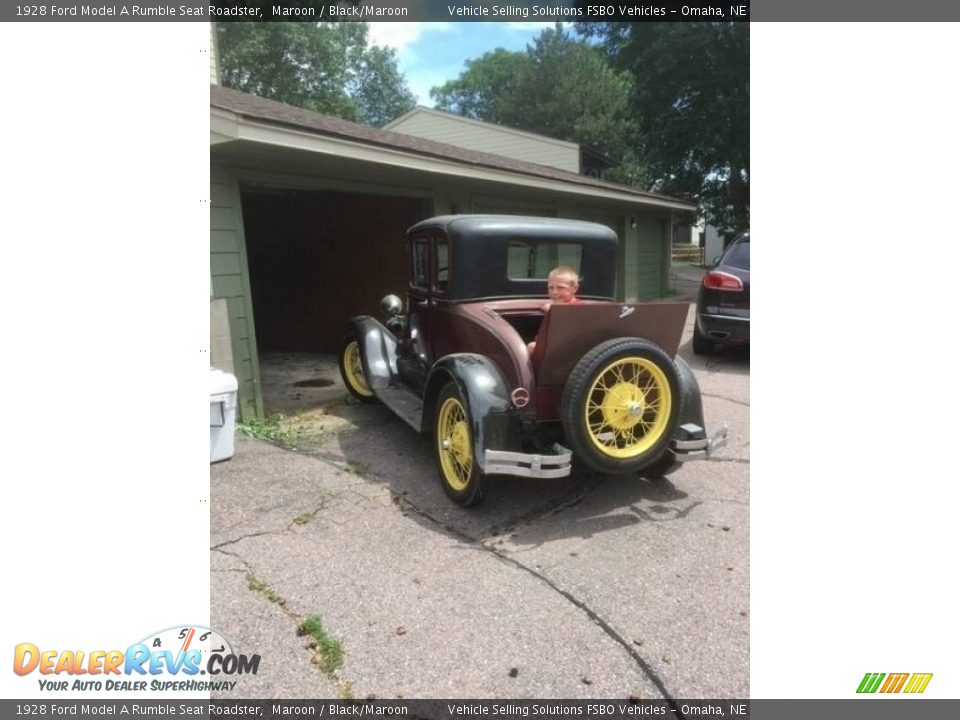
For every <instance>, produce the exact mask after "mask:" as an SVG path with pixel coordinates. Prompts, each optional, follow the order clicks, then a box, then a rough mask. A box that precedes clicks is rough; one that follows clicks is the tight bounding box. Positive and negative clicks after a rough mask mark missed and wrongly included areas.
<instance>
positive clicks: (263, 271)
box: [242, 189, 429, 353]
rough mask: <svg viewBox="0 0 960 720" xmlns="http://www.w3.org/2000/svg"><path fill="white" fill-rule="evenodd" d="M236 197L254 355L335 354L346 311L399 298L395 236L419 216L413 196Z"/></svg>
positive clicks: (420, 207) (399, 240) (372, 308)
mask: <svg viewBox="0 0 960 720" xmlns="http://www.w3.org/2000/svg"><path fill="white" fill-rule="evenodd" d="M242 202H243V223H244V234H245V236H246V243H247V263H248V266H249V270H250V289H251V294H252V302H253V313H254V323H255V327H256V333H257V346H258V349H259V351H260V352H261V353H263V352H302V353H336V352H337V350H338V348H339V344H340V341H341V339H342V338H343V336H344V333H345V331H346V329H347V321H348V320H349V319H350V318H351V317H353V316H354V315H379V302H380V298H382V297H383V296H384V295H386V294H387V293H391V292H392V293H396V294H398V295H400V296H404V295H405V293H406V286H407V261H406V257H407V256H406V251H405V247H404V243H403V238H404V236H405V234H406V230H407V228H408V227H410V226H411V225H413V224H414V223H415V222H417V221H418V220H420V219H422V218H424V217H426V216H427V215H429V210H428V209H427V208H425V207H424V202H423V201H422V200H418V199H416V198H398V197H389V196H381V195H363V194H357V193H341V192H306V191H293V190H264V189H256V190H253V189H248V190H244V191H243V192H242Z"/></svg>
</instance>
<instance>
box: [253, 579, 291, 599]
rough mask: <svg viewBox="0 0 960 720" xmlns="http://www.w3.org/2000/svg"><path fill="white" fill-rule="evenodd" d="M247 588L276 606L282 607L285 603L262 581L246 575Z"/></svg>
mask: <svg viewBox="0 0 960 720" xmlns="http://www.w3.org/2000/svg"><path fill="white" fill-rule="evenodd" d="M247 587H248V588H250V589H251V590H253V591H254V592H256V593H260V594H261V595H263V596H264V597H265V598H266V599H267V600H269V601H270V602H272V603H276V604H277V605H283V604H284V603H285V602H286V601H285V600H284V599H283V598H282V597H280V596H279V595H277V593H276V591H275V590H274V589H273V588H272V587H270V586H269V585H267V584H266V583H265V582H263V581H262V580H257V578H255V577H254V576H253V575H247Z"/></svg>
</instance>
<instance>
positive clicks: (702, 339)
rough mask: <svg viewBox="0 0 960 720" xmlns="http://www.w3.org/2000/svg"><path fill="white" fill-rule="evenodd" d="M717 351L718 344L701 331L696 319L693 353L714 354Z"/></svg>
mask: <svg viewBox="0 0 960 720" xmlns="http://www.w3.org/2000/svg"><path fill="white" fill-rule="evenodd" d="M716 351H717V344H716V343H715V342H714V341H713V340H711V339H710V338H708V337H707V336H706V335H704V334H702V333H701V332H700V326H699V325H697V323H696V321H694V324H693V353H694V355H713V354H714V353H715V352H716Z"/></svg>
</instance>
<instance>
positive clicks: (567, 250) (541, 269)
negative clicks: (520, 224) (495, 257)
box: [507, 240, 583, 280]
mask: <svg viewBox="0 0 960 720" xmlns="http://www.w3.org/2000/svg"><path fill="white" fill-rule="evenodd" d="M582 255H583V245H582V244H581V243H564V242H545V241H538V240H511V241H510V247H509V249H508V254H507V277H509V278H510V279H511V280H531V279H536V280H546V279H547V275H549V274H550V271H551V270H553V269H554V268H555V267H557V266H559V265H569V266H570V267H572V268H574V269H575V270H576V271H577V272H579V271H580V260H581V257H582Z"/></svg>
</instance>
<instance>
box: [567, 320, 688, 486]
mask: <svg viewBox="0 0 960 720" xmlns="http://www.w3.org/2000/svg"><path fill="white" fill-rule="evenodd" d="M680 405H681V396H680V380H679V377H678V373H677V369H676V366H675V365H674V364H673V360H672V359H671V358H670V356H669V355H667V354H666V353H665V352H664V351H663V350H662V349H661V348H660V346H658V345H656V344H654V343H652V342H650V341H649V340H643V339H641V338H616V339H614V340H608V341H606V342H604V343H601V344H599V345H597V346H596V347H595V348H593V349H592V350H590V352H588V353H587V354H586V355H584V356H583V358H581V360H580V362H579V363H577V365H576V367H574V369H573V372H572V373H570V377H569V378H568V380H567V384H566V387H564V389H563V396H562V398H561V400H560V419H561V421H562V422H563V429H564V433H565V435H566V438H567V441H568V442H569V443H570V445H571V446H572V449H573V451H574V453H575V454H576V455H577V457H579V458H580V459H581V460H582V461H583V462H585V463H586V464H587V465H589V466H590V467H592V468H593V469H594V470H598V471H600V472H607V473H635V472H639V471H640V470H642V469H643V468H644V467H646V466H647V465H650V464H651V463H652V462H654V461H657V460H659V458H660V457H661V456H662V455H663V453H664V452H665V451H666V450H667V445H668V443H669V442H670V440H671V439H672V438H673V435H674V431H675V429H676V424H677V419H678V418H679V417H680Z"/></svg>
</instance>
